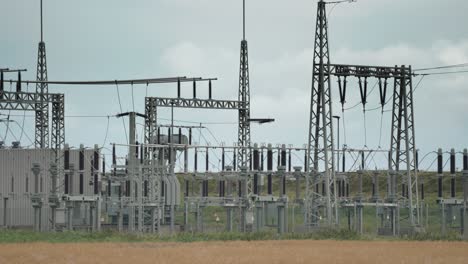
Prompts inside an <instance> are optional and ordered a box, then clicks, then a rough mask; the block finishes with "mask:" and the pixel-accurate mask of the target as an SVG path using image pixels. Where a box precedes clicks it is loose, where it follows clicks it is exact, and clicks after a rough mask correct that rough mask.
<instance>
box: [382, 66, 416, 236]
mask: <svg viewBox="0 0 468 264" xmlns="http://www.w3.org/2000/svg"><path fill="white" fill-rule="evenodd" d="M400 72H401V76H400V77H399V78H395V89H394V91H393V108H392V113H393V114H392V134H391V135H392V137H391V143H390V144H391V145H390V146H391V149H390V158H391V160H390V162H389V165H390V167H389V170H390V171H394V172H395V173H396V174H397V176H398V175H399V174H400V173H401V175H402V176H403V177H402V179H403V181H402V184H407V185H406V186H407V188H408V195H407V206H408V208H409V210H410V214H409V216H410V219H409V220H410V224H411V225H412V226H413V227H416V226H418V225H419V224H420V208H419V195H418V169H417V165H416V141H415V134H414V104H413V83H412V72H411V67H405V66H402V67H401V68H400ZM405 181H406V182H405Z"/></svg>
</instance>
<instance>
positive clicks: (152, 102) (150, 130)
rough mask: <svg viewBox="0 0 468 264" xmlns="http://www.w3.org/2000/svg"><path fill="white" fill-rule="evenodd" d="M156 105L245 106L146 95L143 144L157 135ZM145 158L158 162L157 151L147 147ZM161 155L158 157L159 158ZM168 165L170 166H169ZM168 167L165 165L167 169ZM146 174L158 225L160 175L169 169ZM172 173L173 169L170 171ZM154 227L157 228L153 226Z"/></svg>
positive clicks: (184, 106)
mask: <svg viewBox="0 0 468 264" xmlns="http://www.w3.org/2000/svg"><path fill="white" fill-rule="evenodd" d="M158 107H171V108H174V107H176V108H192V109H216V110H223V109H224V110H239V109H243V108H244V107H245V106H244V104H243V102H239V101H228V100H213V99H197V98H193V99H186V98H164V97H146V98H145V116H146V118H145V144H154V143H155V142H152V141H154V139H155V138H156V135H157V127H158V122H157V120H158V111H157V108H158ZM145 155H146V157H145V158H146V159H147V160H149V159H151V160H152V162H153V163H154V162H158V155H160V153H158V151H153V150H152V148H148V149H147V151H146V153H145ZM161 158H162V157H160V158H159V160H161ZM169 167H170V166H169ZM169 167H166V169H168V168H169ZM145 171H146V174H147V175H153V176H156V177H154V178H155V179H154V180H151V181H150V188H151V191H150V192H151V197H152V199H153V201H154V205H155V206H156V208H155V210H154V212H156V214H155V215H153V216H152V217H153V219H154V220H153V222H154V223H155V225H158V226H159V223H160V220H161V219H160V218H161V217H162V216H161V215H160V214H159V212H160V211H161V210H160V208H159V206H161V201H160V198H161V180H160V176H162V175H167V174H169V173H170V171H166V170H165V169H158V170H157V171H155V170H151V169H149V170H145ZM172 173H173V171H172ZM155 229H158V228H157V227H155Z"/></svg>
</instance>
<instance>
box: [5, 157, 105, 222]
mask: <svg viewBox="0 0 468 264" xmlns="http://www.w3.org/2000/svg"><path fill="white" fill-rule="evenodd" d="M80 152H81V153H82V154H81V158H80ZM63 153H64V152H62V155H61V157H62V158H61V161H60V162H61V165H60V166H59V167H62V168H63V165H64V155H63ZM94 155H95V150H94V149H83V150H82V151H81V150H80V149H73V150H70V159H69V160H70V164H74V173H73V174H71V173H67V174H65V173H64V172H63V171H62V172H61V173H59V177H58V186H59V187H58V193H59V195H60V196H61V195H63V194H65V193H68V194H69V195H85V196H93V195H95V192H96V191H97V193H99V192H100V188H99V187H100V186H99V183H100V179H99V177H100V176H99V175H100V174H99V173H98V172H99V164H100V162H99V161H98V162H97V164H98V168H97V170H95V171H96V173H94V174H95V175H96V174H97V175H98V179H95V175H92V166H93V165H92V162H93V159H94ZM97 156H98V157H99V155H97ZM53 157H54V153H53V150H50V149H18V148H8V149H0V200H1V202H0V224H1V226H8V227H23V228H24V227H31V228H32V226H33V224H34V216H33V212H34V211H33V207H32V203H31V195H32V194H36V193H37V194H40V195H41V196H42V197H43V206H42V210H41V229H42V230H47V229H48V227H49V226H50V225H49V223H50V219H51V209H50V207H49V205H48V195H49V192H50V190H51V179H50V172H49V168H50V163H51V161H52V160H53ZM35 163H37V164H39V165H40V173H39V174H38V175H37V176H36V175H35V174H34V173H33V172H32V170H31V169H32V167H33V164H35ZM96 180H97V181H96ZM95 181H96V182H97V183H98V184H97V186H96V188H95V185H96V184H95ZM65 183H68V188H66V187H65ZM60 208H64V206H63V205H62V206H60ZM63 212H64V211H63V209H62V210H60V209H59V210H58V213H57V216H58V217H57V221H59V222H60V221H63V219H64V217H63ZM83 212H86V210H83ZM74 215H75V217H76V218H78V217H80V216H82V215H83V213H82V212H80V208H79V207H78V208H76V209H75V213H74Z"/></svg>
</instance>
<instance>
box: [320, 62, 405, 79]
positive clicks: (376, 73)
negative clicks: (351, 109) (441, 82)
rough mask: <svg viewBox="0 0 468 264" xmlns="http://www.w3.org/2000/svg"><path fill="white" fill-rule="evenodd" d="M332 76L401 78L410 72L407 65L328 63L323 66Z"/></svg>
mask: <svg viewBox="0 0 468 264" xmlns="http://www.w3.org/2000/svg"><path fill="white" fill-rule="evenodd" d="M327 68H328V69H329V71H330V74H331V75H334V76H354V77H375V78H401V77H403V75H405V76H408V75H409V74H411V68H409V67H404V68H403V67H399V66H395V67H387V66H366V65H347V64H330V65H329V67H325V70H327Z"/></svg>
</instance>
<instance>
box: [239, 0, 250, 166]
mask: <svg viewBox="0 0 468 264" xmlns="http://www.w3.org/2000/svg"><path fill="white" fill-rule="evenodd" d="M239 101H240V102H242V104H243V105H244V107H243V108H241V109H239V129H238V146H239V148H238V150H237V164H238V167H239V168H240V166H247V165H248V164H249V163H250V150H249V148H248V147H249V146H250V121H249V119H250V82H249V58H248V49H247V40H246V39H245V0H244V1H243V38H242V41H241V51H240V70H239Z"/></svg>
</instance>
